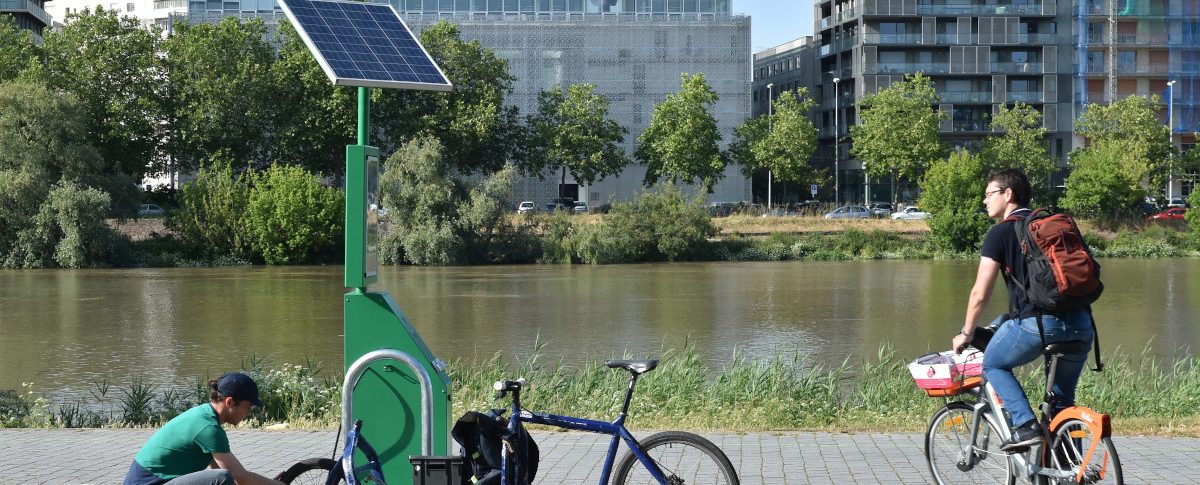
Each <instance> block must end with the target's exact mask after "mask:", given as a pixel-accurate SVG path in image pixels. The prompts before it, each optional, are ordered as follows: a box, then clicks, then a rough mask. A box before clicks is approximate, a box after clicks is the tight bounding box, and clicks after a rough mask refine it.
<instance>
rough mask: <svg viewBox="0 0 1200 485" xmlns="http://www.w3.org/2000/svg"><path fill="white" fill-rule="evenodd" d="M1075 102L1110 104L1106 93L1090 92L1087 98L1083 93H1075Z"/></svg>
mask: <svg viewBox="0 0 1200 485" xmlns="http://www.w3.org/2000/svg"><path fill="white" fill-rule="evenodd" d="M1075 102H1076V103H1106V102H1108V96H1105V95H1104V91H1088V93H1087V97H1086V98H1085V97H1084V96H1083V93H1075Z"/></svg>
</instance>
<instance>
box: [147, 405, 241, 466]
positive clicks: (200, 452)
mask: <svg viewBox="0 0 1200 485" xmlns="http://www.w3.org/2000/svg"><path fill="white" fill-rule="evenodd" d="M213 453H229V437H228V436H225V430H224V429H222V428H221V422H220V421H219V420H218V419H217V410H216V409H213V407H212V404H208V403H205V404H201V405H199V406H196V407H194V408H191V409H189V410H187V411H184V413H183V414H180V415H179V416H175V418H174V419H172V420H170V421H168V422H167V424H166V426H163V427H162V428H161V429H159V430H158V431H156V432H155V433H154V436H151V437H150V441H147V442H146V444H145V446H142V450H141V451H139V452H138V454H137V456H136V457H135V458H134V460H136V461H137V462H138V464H139V465H142V467H143V468H145V469H146V470H147V471H150V472H152V473H154V474H155V475H157V476H158V477H159V478H162V479H164V480H170V479H172V478H176V477H179V476H181V475H187V474H188V473H193V472H198V471H200V470H203V469H205V468H207V467H208V464H209V463H211V462H212V454H213Z"/></svg>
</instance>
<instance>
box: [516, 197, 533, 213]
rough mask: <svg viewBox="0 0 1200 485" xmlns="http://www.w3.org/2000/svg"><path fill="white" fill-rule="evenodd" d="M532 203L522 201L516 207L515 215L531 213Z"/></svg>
mask: <svg viewBox="0 0 1200 485" xmlns="http://www.w3.org/2000/svg"><path fill="white" fill-rule="evenodd" d="M533 207H534V206H533V201H529V200H527V201H524V202H521V203H520V204H518V205H517V214H525V213H529V212H533Z"/></svg>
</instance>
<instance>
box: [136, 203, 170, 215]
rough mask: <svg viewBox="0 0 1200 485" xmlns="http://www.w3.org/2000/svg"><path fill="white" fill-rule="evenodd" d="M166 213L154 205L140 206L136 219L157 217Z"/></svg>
mask: <svg viewBox="0 0 1200 485" xmlns="http://www.w3.org/2000/svg"><path fill="white" fill-rule="evenodd" d="M166 213H167V211H166V210H164V209H163V208H162V207H159V206H157V205H154V204H142V205H141V207H138V217H159V216H162V215H163V214H166Z"/></svg>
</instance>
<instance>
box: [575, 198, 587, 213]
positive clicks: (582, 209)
mask: <svg viewBox="0 0 1200 485" xmlns="http://www.w3.org/2000/svg"><path fill="white" fill-rule="evenodd" d="M575 213H576V214H587V213H588V206H587V202H584V201H582V200H577V201H575Z"/></svg>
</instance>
